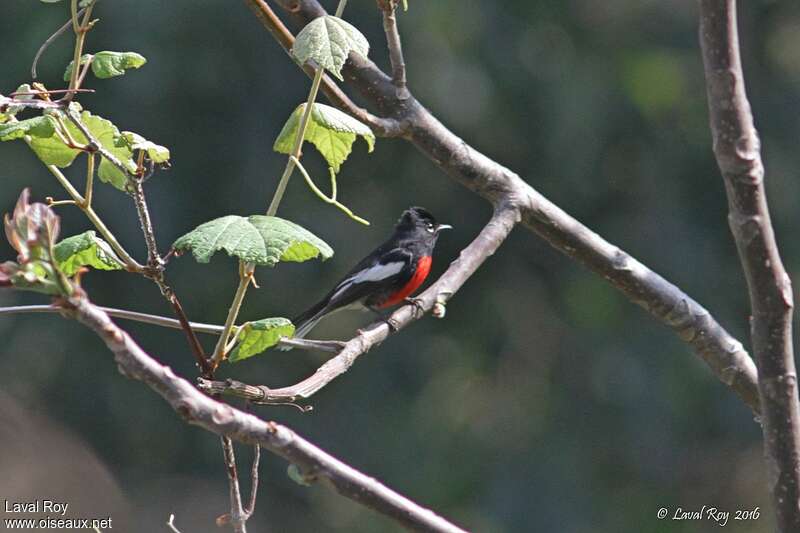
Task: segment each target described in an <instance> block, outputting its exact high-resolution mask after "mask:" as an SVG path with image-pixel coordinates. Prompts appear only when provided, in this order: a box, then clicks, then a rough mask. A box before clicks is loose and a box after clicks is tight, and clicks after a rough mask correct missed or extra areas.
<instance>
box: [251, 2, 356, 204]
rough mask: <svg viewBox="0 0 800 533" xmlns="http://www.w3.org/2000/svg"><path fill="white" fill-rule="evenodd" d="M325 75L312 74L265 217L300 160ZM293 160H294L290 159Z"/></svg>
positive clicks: (319, 71)
mask: <svg viewBox="0 0 800 533" xmlns="http://www.w3.org/2000/svg"><path fill="white" fill-rule="evenodd" d="M346 5H347V0H339V5H337V6H336V16H337V17H341V16H342V12H343V11H344V8H345V6H346ZM324 74H325V69H324V68H322V67H320V66H319V65H317V67H316V72H315V73H314V80H313V81H312V82H311V90H310V91H309V92H308V99H307V101H306V107H305V109H304V111H303V117H302V118H301V119H300V126H299V127H298V128H297V137H296V138H295V141H294V147H293V148H292V153H291V155H290V156H289V160H288V161H287V162H286V168H285V169H284V170H283V175H282V176H281V179H280V181H278V188H277V189H275V194H274V195H273V197H272V201H271V202H270V204H269V209H267V216H275V213H277V212H278V206H280V205H281V200H282V199H283V194H284V193H285V192H286V186H287V185H288V184H289V178H291V177H292V172H293V171H294V167H295V162H296V161H295V160H298V161H299V159H300V156H301V155H302V151H303V139H304V138H305V135H306V130H307V129H308V121H309V119H310V118H311V111H312V110H313V108H314V102H315V101H316V99H317V94H318V93H319V86H320V83H322V76H323V75H324ZM292 157H294V158H295V160H293V159H292Z"/></svg>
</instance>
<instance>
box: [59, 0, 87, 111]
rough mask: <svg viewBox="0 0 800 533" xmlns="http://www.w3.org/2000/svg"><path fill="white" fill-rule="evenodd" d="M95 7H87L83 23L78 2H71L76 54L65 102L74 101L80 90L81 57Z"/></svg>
mask: <svg viewBox="0 0 800 533" xmlns="http://www.w3.org/2000/svg"><path fill="white" fill-rule="evenodd" d="M93 7H94V2H92V3H91V4H89V5H88V6H86V11H85V12H84V14H83V21H80V20H79V13H78V0H72V1H71V2H70V8H71V10H72V30H73V31H74V32H75V53H74V54H73V59H72V60H73V63H72V73H71V74H70V79H69V88H70V92H68V93H67V94H66V95H65V96H64V100H65V101H70V100H72V97H73V96H74V95H75V89H78V88H79V84H80V82H79V74H80V70H81V55H82V54H83V44H84V42H85V40H86V32H87V31H89V27H88V24H89V18H90V17H91V16H92V8H93Z"/></svg>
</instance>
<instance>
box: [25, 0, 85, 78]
mask: <svg viewBox="0 0 800 533" xmlns="http://www.w3.org/2000/svg"><path fill="white" fill-rule="evenodd" d="M85 10H86V8H85V7H84V8H81V9H80V10H79V11H78V16H79V17H80V16H81V15H83V12H84V11H85ZM71 26H72V17H70V19H69V20H68V21H66V22H65V23H64V25H63V26H61V27H60V28H59V29H57V30H56V31H55V32H54V33H53V35H51V36H50V37H48V38H47V40H45V42H43V43H42V46H40V47H39V50H37V51H36V55H35V56H33V63H31V78H32V79H34V80H35V79H36V77H37V76H36V66H37V65H38V64H39V58H41V57H42V54H43V53H44V51H45V50H47V48H48V47H49V46H50V45H51V44H53V41H55V40H56V39H58V38H59V37H60V36H61V34H63V33H64V32H65V31H67V29H68V28H69V27H71Z"/></svg>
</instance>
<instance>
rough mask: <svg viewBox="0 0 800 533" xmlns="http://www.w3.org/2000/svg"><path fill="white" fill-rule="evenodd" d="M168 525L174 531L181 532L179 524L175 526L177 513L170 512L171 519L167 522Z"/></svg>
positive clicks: (175, 532) (174, 532)
mask: <svg viewBox="0 0 800 533" xmlns="http://www.w3.org/2000/svg"><path fill="white" fill-rule="evenodd" d="M167 527H169V528H170V529H171V530H172V532H173V533H181V532H180V531H179V530H178V528H177V526H175V515H174V514H170V515H169V521H168V522H167Z"/></svg>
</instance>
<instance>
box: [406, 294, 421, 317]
mask: <svg viewBox="0 0 800 533" xmlns="http://www.w3.org/2000/svg"><path fill="white" fill-rule="evenodd" d="M405 302H406V303H407V304H410V305H413V306H414V318H419V317H421V316H422V315H424V314H425V307H424V303H423V301H422V298H417V297H414V296H409V297H408V298H406V299H405Z"/></svg>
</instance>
